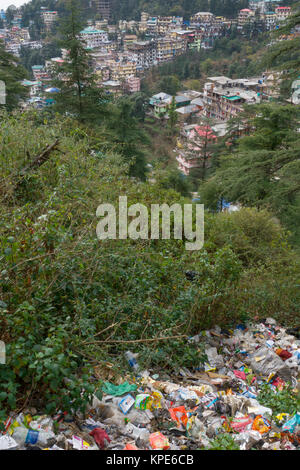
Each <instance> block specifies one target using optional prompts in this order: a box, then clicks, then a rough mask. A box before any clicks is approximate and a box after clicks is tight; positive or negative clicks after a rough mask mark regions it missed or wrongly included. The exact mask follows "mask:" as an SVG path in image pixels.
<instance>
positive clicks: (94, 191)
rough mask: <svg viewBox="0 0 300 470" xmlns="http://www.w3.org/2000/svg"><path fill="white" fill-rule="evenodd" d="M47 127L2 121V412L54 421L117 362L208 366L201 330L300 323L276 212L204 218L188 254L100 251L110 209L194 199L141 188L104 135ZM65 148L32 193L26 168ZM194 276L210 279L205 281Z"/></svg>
mask: <svg viewBox="0 0 300 470" xmlns="http://www.w3.org/2000/svg"><path fill="white" fill-rule="evenodd" d="M47 119H49V120H46V118H45V121H43V119H42V115H41V114H38V115H34V114H31V113H29V114H26V113H24V115H18V116H10V117H7V116H4V117H3V119H2V121H1V124H0V134H1V137H2V140H1V143H0V150H1V152H0V168H1V171H2V175H3V177H2V180H1V185H0V209H1V214H2V220H1V222H2V224H1V227H0V295H1V302H2V303H1V305H2V307H1V308H0V338H1V339H2V340H3V341H5V343H6V345H7V364H6V365H4V366H1V368H0V401H1V409H2V410H5V413H4V414H6V413H7V412H8V411H9V410H11V409H20V408H22V407H23V406H24V405H29V404H35V405H36V406H37V407H39V408H43V407H44V406H47V412H52V411H54V410H55V409H57V408H60V409H63V410H71V409H77V408H79V407H80V406H81V405H82V407H84V406H85V405H86V403H87V402H88V401H89V400H90V398H91V396H92V394H93V392H94V391H95V390H96V389H97V387H98V386H99V383H98V382H97V381H96V380H95V378H94V377H93V373H94V369H93V368H94V366H98V367H99V366H101V364H103V365H104V364H105V362H106V361H110V362H113V363H114V364H115V367H116V368H118V370H119V371H120V373H124V371H125V370H126V371H128V368H127V365H126V361H125V359H124V352H125V351H126V350H128V349H129V348H130V349H132V350H133V351H134V352H138V353H139V362H140V363H141V366H145V367H148V368H149V367H168V368H169V369H170V370H172V369H175V370H178V367H180V366H182V365H184V366H186V367H197V366H198V365H199V363H200V362H201V361H203V359H204V356H203V350H202V347H201V344H200V345H199V347H197V348H195V345H193V346H191V343H189V342H188V338H189V337H190V336H191V335H193V334H197V333H199V331H200V330H202V329H206V328H210V327H212V326H213V325H214V324H220V325H227V326H234V325H235V324H236V323H237V322H240V321H244V320H245V319H247V318H249V317H250V318H251V317H252V316H254V315H257V314H258V313H259V314H261V315H264V316H265V315H266V312H267V313H268V315H271V316H272V315H273V314H274V315H278V316H280V318H281V321H282V322H283V323H284V322H285V321H288V322H290V319H291V318H293V321H297V316H296V315H295V314H294V312H296V311H297V305H298V306H299V293H298V294H297V292H296V285H297V283H299V281H298V280H297V279H298V278H297V277H296V274H295V273H297V262H298V261H297V257H296V256H295V253H294V252H293V251H292V250H291V248H290V247H289V246H288V245H287V244H286V238H285V234H284V232H283V231H282V229H281V228H280V226H279V225H278V224H277V223H276V222H275V221H273V220H272V217H271V216H270V215H269V214H268V213H266V212H259V211H255V210H253V211H250V210H249V211H241V213H240V214H239V215H237V214H232V215H224V214H218V215H209V214H206V219H205V231H206V233H205V240H206V241H205V246H204V249H202V250H200V251H198V252H196V251H195V252H187V251H186V250H185V246H184V240H104V241H101V242H100V241H99V240H98V239H97V237H96V232H95V229H96V225H97V218H96V216H95V213H96V209H97V206H98V205H99V204H100V203H102V202H109V203H112V204H115V205H116V206H117V205H118V198H119V195H125V194H126V195H127V197H128V205H131V204H133V203H136V202H140V203H143V204H145V205H146V206H147V207H149V206H150V205H151V204H152V203H154V202H155V203H160V204H161V203H163V202H164V203H167V204H169V205H171V204H173V203H175V202H177V203H180V204H183V203H184V202H185V199H184V198H183V197H181V196H180V195H179V194H178V193H177V192H175V191H174V190H173V189H165V188H162V187H161V185H160V182H157V184H156V183H153V182H152V183H150V182H140V181H139V180H137V179H135V178H131V177H129V176H128V165H127V164H125V163H124V160H123V159H122V158H120V157H119V156H118V155H115V154H113V153H109V152H108V153H107V154H103V153H101V154H100V153H99V152H100V151H101V148H102V147H103V140H104V137H103V135H102V134H101V133H99V135H95V132H94V131H89V130H88V129H86V128H84V127H82V126H79V125H78V126H77V127H76V123H74V121H72V119H71V118H70V119H66V120H64V121H62V120H61V119H60V118H55V117H49V118H47ZM15 135H18V136H19V141H18V142H16V139H15ZM57 137H58V138H59V148H58V150H56V151H54V152H53V153H52V154H51V156H50V158H49V160H48V161H46V162H45V163H44V164H43V165H42V166H40V167H39V168H36V169H34V170H32V171H31V172H30V173H29V175H30V178H29V179H28V180H27V181H25V182H24V181H23V182H24V186H23V187H22V188H21V187H20V185H19V184H18V181H19V178H20V176H21V175H22V169H23V168H24V166H26V165H28V163H29V161H32V159H33V158H34V156H36V155H37V154H39V153H40V152H41V151H42V150H43V149H44V148H45V147H46V146H47V145H49V144H51V143H52V142H53V139H56V138H57ZM20 142H22V145H20ZM99 142H100V144H99ZM98 144H99V145H98ZM28 155H30V158H29V157H28ZM33 180H34V181H35V182H36V184H34V185H32V184H31V183H30V182H32V181H33ZM21 181H22V178H21ZM188 202H190V201H188ZM257 233H259V236H258V235H257ZM187 270H194V271H196V272H197V273H198V276H197V278H196V279H195V280H194V281H193V282H191V281H189V280H187V278H186V276H185V271H187ZM278 292H280V296H279V294H278ZM283 294H284V295H283ZM298 311H299V309H298ZM122 358H123V359H122Z"/></svg>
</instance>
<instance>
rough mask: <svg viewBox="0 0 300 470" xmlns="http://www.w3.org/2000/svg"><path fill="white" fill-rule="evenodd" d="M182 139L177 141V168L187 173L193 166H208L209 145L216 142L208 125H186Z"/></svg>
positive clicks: (215, 137)
mask: <svg viewBox="0 0 300 470" xmlns="http://www.w3.org/2000/svg"><path fill="white" fill-rule="evenodd" d="M183 137H184V138H183V139H182V140H181V141H180V142H178V143H177V147H178V155H177V157H176V160H177V162H178V168H179V170H180V171H182V172H183V173H184V174H185V175H189V174H190V172H191V170H192V169H193V168H202V167H203V166H205V167H208V166H209V164H210V153H211V152H210V145H211V144H212V143H214V142H216V139H217V136H216V135H215V134H214V133H213V130H212V129H211V127H210V126H198V125H193V126H188V128H187V129H186V132H184V134H183Z"/></svg>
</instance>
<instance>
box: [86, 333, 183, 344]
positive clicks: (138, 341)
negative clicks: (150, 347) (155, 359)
mask: <svg viewBox="0 0 300 470" xmlns="http://www.w3.org/2000/svg"><path fill="white" fill-rule="evenodd" d="M176 338H188V336H187V335H176V336H161V337H160V338H146V339H128V340H123V339H114V340H113V339H111V340H99V341H91V342H89V343H88V342H86V343H85V344H95V343H150V342H155V341H165V340H168V339H176Z"/></svg>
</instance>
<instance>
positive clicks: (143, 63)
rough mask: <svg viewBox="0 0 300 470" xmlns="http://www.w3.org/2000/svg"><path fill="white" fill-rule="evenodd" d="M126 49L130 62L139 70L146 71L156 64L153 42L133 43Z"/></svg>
mask: <svg viewBox="0 0 300 470" xmlns="http://www.w3.org/2000/svg"><path fill="white" fill-rule="evenodd" d="M127 48H128V52H129V54H130V58H131V60H133V61H134V62H136V64H137V66H138V67H140V68H141V69H147V68H149V67H151V66H152V65H155V64H156V63H157V47H156V43H155V42H154V41H135V42H133V43H132V44H129V45H128V47H127Z"/></svg>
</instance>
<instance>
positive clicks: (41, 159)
mask: <svg viewBox="0 0 300 470" xmlns="http://www.w3.org/2000/svg"><path fill="white" fill-rule="evenodd" d="M58 144H59V140H58V139H56V141H55V142H54V143H53V144H51V145H48V146H47V147H46V148H45V149H44V150H43V151H42V153H40V154H39V155H38V156H37V157H35V159H34V160H33V161H32V162H31V163H30V164H29V165H28V166H26V167H25V168H23V170H21V171H20V176H25V175H26V173H28V172H29V171H30V170H32V169H33V168H39V167H40V166H42V165H43V164H44V163H45V162H46V161H47V160H49V157H50V154H51V152H53V150H56V148H57V146H58Z"/></svg>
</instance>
